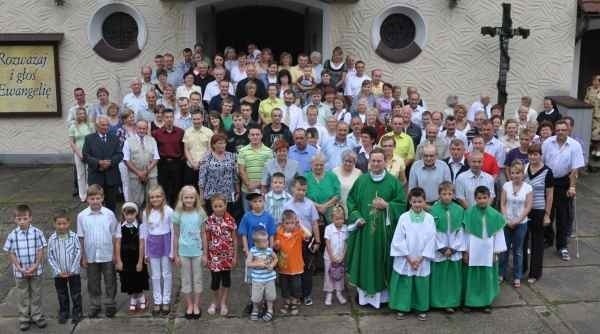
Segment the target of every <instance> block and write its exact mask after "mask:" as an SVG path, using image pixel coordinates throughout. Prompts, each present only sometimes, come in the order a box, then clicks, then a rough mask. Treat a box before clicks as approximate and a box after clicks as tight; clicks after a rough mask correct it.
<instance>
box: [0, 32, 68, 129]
mask: <svg viewBox="0 0 600 334" xmlns="http://www.w3.org/2000/svg"><path fill="white" fill-rule="evenodd" d="M62 38H63V34H0V117H19V116H23V117H27V116H41V117H60V116H61V104H60V71H59V67H58V45H59V43H60V42H61V40H62Z"/></svg>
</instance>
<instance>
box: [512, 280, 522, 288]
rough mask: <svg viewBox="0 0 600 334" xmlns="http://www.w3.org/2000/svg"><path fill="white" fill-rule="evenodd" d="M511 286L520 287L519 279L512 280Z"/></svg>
mask: <svg viewBox="0 0 600 334" xmlns="http://www.w3.org/2000/svg"><path fill="white" fill-rule="evenodd" d="M513 287H515V288H520V287H521V280H519V279H516V280H514V281H513Z"/></svg>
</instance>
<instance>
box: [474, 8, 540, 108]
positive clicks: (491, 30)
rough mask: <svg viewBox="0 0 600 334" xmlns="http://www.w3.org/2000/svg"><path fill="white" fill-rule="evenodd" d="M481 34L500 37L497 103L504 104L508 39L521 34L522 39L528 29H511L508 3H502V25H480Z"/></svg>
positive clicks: (508, 60)
mask: <svg viewBox="0 0 600 334" xmlns="http://www.w3.org/2000/svg"><path fill="white" fill-rule="evenodd" d="M481 34H482V35H484V36H485V35H490V36H492V37H496V35H498V36H499V37H500V74H499V78H498V83H497V84H496V87H498V104H501V105H502V106H504V105H505V104H506V100H507V93H506V76H507V75H508V70H509V68H510V57H509V55H508V41H509V40H510V39H511V38H513V37H515V36H521V37H523V38H524V39H525V38H527V37H529V29H525V28H522V27H518V28H516V29H513V27H512V18H511V17H510V3H503V4H502V26H501V27H489V26H486V27H481Z"/></svg>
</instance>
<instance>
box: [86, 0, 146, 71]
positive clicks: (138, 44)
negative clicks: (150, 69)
mask: <svg viewBox="0 0 600 334" xmlns="http://www.w3.org/2000/svg"><path fill="white" fill-rule="evenodd" d="M88 38H89V40H90V44H91V45H92V48H93V49H94V51H95V52H96V54H98V55H99V56H100V57H102V58H104V59H106V60H108V61H113V62H126V61H128V60H131V59H134V58H135V57H137V55H139V54H140V52H142V48H143V47H144V44H145V43H146V26H145V23H144V19H143V17H142V15H141V14H140V13H139V12H138V11H137V10H136V9H135V8H133V7H131V6H129V5H125V4H119V3H112V4H108V5H106V6H104V7H101V8H100V9H98V10H97V11H96V12H95V13H94V15H93V16H92V19H91V20H90V24H89V26H88Z"/></svg>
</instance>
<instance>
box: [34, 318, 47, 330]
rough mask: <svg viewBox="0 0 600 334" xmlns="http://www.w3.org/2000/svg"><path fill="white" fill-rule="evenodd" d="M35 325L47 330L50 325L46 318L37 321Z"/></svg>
mask: <svg viewBox="0 0 600 334" xmlns="http://www.w3.org/2000/svg"><path fill="white" fill-rule="evenodd" d="M34 323H35V325H36V326H37V328H46V326H47V325H48V324H47V323H46V319H44V318H41V319H39V320H36V321H35V322H34Z"/></svg>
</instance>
